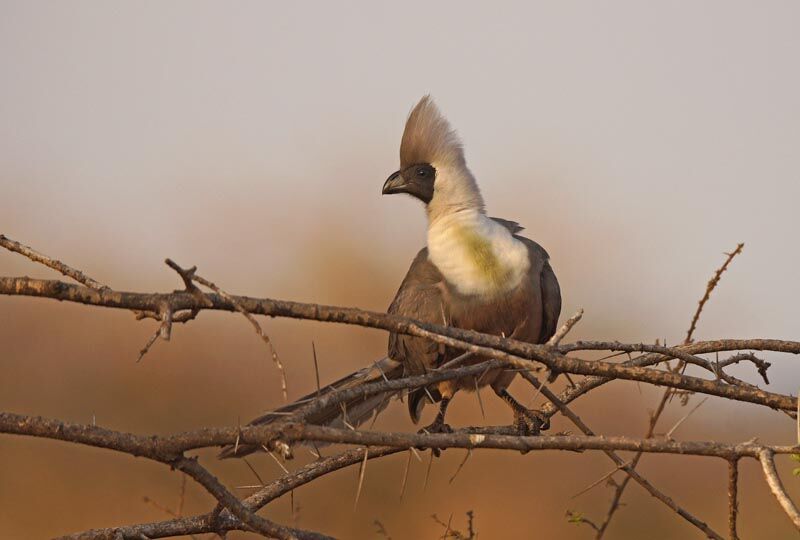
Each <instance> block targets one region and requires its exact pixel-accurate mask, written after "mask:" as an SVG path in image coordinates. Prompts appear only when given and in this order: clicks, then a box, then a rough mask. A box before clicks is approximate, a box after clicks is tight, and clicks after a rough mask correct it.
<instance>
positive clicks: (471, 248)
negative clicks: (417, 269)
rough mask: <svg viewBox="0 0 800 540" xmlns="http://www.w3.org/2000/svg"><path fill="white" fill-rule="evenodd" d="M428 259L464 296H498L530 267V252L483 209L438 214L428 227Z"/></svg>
mask: <svg viewBox="0 0 800 540" xmlns="http://www.w3.org/2000/svg"><path fill="white" fill-rule="evenodd" d="M428 258H429V259H430V261H431V262H432V263H433V264H434V265H436V267H437V268H438V269H439V271H440V272H441V273H442V275H443V276H444V277H445V279H447V281H448V282H449V283H450V284H451V285H453V286H454V287H455V288H456V290H457V291H458V292H459V293H460V294H463V295H479V296H497V295H499V294H502V293H505V292H508V291H509V290H511V289H514V288H516V287H517V286H518V285H519V284H520V282H521V281H522V279H523V277H524V276H525V275H526V274H527V272H528V269H529V268H530V260H529V258H528V249H527V247H526V246H525V244H523V243H522V242H520V241H519V240H517V239H516V238H514V237H513V235H512V234H511V233H510V232H509V230H508V229H506V228H505V227H504V226H503V225H501V224H499V223H497V222H496V221H494V220H493V219H491V218H489V217H487V216H486V215H485V214H484V213H483V212H482V209H463V210H458V211H456V212H451V213H446V214H443V215H439V216H437V217H436V219H435V220H432V221H431V222H430V223H429V226H428Z"/></svg>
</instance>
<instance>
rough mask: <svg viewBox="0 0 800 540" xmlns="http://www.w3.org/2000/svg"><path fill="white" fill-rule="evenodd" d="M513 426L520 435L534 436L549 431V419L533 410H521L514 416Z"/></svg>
mask: <svg viewBox="0 0 800 540" xmlns="http://www.w3.org/2000/svg"><path fill="white" fill-rule="evenodd" d="M514 424H515V425H516V426H517V429H518V430H519V434H520V435H524V436H535V435H539V432H541V431H547V430H548V429H550V418H548V417H547V415H545V414H543V413H541V412H540V411H536V410H533V409H521V410H518V411H517V412H516V413H515V414H514Z"/></svg>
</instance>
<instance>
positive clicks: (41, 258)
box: [0, 234, 108, 291]
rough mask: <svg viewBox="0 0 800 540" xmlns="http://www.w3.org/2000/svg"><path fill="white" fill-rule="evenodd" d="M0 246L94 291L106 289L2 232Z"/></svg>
mask: <svg viewBox="0 0 800 540" xmlns="http://www.w3.org/2000/svg"><path fill="white" fill-rule="evenodd" d="M0 246H2V247H4V248H6V249H7V250H9V251H14V252H16V253H19V254H20V255H23V256H25V257H27V258H28V259H30V260H32V261H33V262H37V263H39V264H43V265H45V266H47V267H48V268H52V269H53V270H55V271H57V272H60V273H61V274H63V275H65V276H67V277H70V278H72V279H74V280H75V281H77V282H78V283H81V284H83V285H86V286H87V287H89V288H90V289H94V290H96V291H103V290H104V289H108V287H106V286H105V285H103V284H102V283H99V282H97V281H95V280H94V279H92V278H90V277H89V276H87V275H86V274H84V273H83V272H81V271H80V270H76V269H75V268H72V267H71V266H69V265H67V264H65V263H63V262H61V261H59V260H56V259H52V258H50V257H48V256H47V255H44V254H42V253H39V252H38V251H36V250H35V249H33V248H31V247H28V246H26V245H24V244H21V243H19V242H17V241H16V240H12V239H10V238H8V237H7V236H5V235H2V234H0Z"/></svg>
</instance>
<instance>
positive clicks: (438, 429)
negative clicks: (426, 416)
mask: <svg viewBox="0 0 800 540" xmlns="http://www.w3.org/2000/svg"><path fill="white" fill-rule="evenodd" d="M417 433H420V434H421V433H453V428H451V427H450V425H449V424H445V423H444V422H442V421H439V420H435V421H434V422H433V423H432V424H430V425H429V426H426V427H424V428H422V429H420V430H419V431H417ZM420 450H424V449H423V448H420ZM431 452H433V455H434V456H436V457H439V456H441V455H442V451H441V450H440V449H439V448H431Z"/></svg>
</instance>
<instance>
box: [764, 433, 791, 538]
mask: <svg viewBox="0 0 800 540" xmlns="http://www.w3.org/2000/svg"><path fill="white" fill-rule="evenodd" d="M774 455H775V453H774V452H773V451H772V450H769V449H766V448H765V449H763V450H761V452H759V455H758V459H759V461H760V462H761V468H762V469H763V471H764V478H765V479H766V480H767V484H768V485H769V489H770V490H771V491H772V494H773V495H775V498H776V499H778V503H779V504H780V505H781V508H783V511H784V512H786V515H787V516H789V519H790V520H792V523H794V526H795V528H797V530H800V512H798V511H797V507H796V506H795V505H794V503H793V502H792V500H791V499H790V498H789V495H788V494H787V493H786V490H785V489H784V488H783V483H782V482H781V479H780V477H779V476H778V471H776V470H775V459H774Z"/></svg>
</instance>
